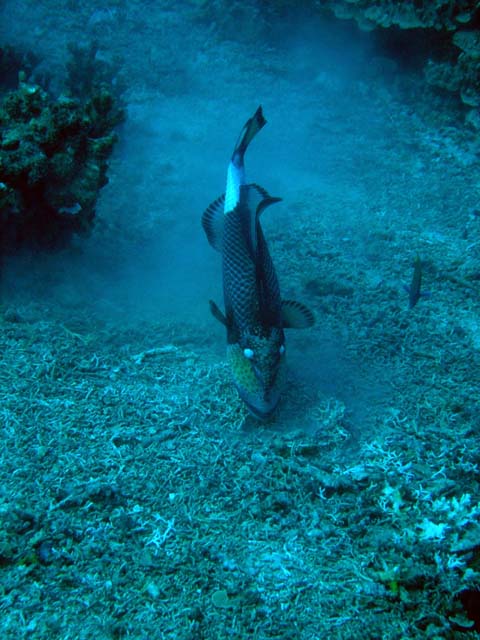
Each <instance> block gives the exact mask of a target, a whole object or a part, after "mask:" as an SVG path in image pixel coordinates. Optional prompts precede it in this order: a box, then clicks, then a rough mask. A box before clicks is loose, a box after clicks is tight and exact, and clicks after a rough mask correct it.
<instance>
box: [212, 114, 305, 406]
mask: <svg viewBox="0 0 480 640" xmlns="http://www.w3.org/2000/svg"><path fill="white" fill-rule="evenodd" d="M265 124H266V120H265V118H264V117H263V112H262V108H261V107H259V108H258V109H257V111H256V112H255V114H254V115H253V116H252V117H251V118H250V119H249V120H248V121H247V122H246V124H245V126H244V127H243V129H242V131H241V133H240V136H239V138H238V141H237V144H236V145H235V148H234V151H233V154H232V157H231V160H230V163H229V165H228V169H227V185H226V190H225V195H223V196H220V198H218V199H217V200H215V201H214V202H213V203H212V204H211V205H210V206H209V207H208V208H207V210H206V211H205V213H204V214H203V217H202V225H203V228H204V230H205V232H206V234H207V238H208V240H209V242H210V244H211V245H212V246H213V247H214V248H215V249H217V250H218V251H220V252H221V254H222V272H223V298H224V305H225V312H224V313H223V312H222V311H221V310H220V309H219V308H218V307H217V305H216V304H215V303H214V302H212V301H210V308H211V311H212V313H213V315H214V316H215V317H216V318H217V319H218V320H220V321H221V322H222V323H223V324H224V325H225V327H226V330H227V358H228V362H229V365H230V369H231V371H232V375H233V380H234V383H235V385H236V387H237V390H238V392H239V395H240V397H241V398H242V400H243V401H244V402H245V404H246V406H247V408H248V409H249V411H250V412H251V413H252V414H253V415H255V416H256V417H257V418H260V419H264V418H267V417H268V416H270V415H271V414H272V413H273V412H274V410H275V408H276V407H277V404H278V401H279V399H280V394H281V389H282V386H283V381H284V378H285V334H284V329H285V328H287V327H293V326H296V327H307V326H312V325H313V322H314V319H313V314H312V313H311V312H310V311H309V310H308V309H307V308H306V307H304V306H303V305H301V304H300V303H297V302H293V301H287V302H285V301H282V299H281V296H280V286H279V283H278V278H277V275H276V272H275V268H274V265H273V262H272V258H271V256H270V252H269V250H268V245H267V242H266V240H265V236H264V234H263V230H262V227H261V224H260V216H261V214H262V213H263V211H264V210H265V209H266V208H267V207H269V206H270V205H272V204H274V203H276V202H278V201H279V200H280V198H274V197H272V196H270V195H269V194H268V193H267V192H266V191H265V190H264V189H263V188H262V187H260V186H258V185H256V184H247V183H246V179H245V166H244V155H245V151H246V150H247V148H248V145H249V144H250V142H251V141H252V139H253V138H254V137H255V135H256V134H257V133H258V132H259V131H260V129H261V128H262V127H263V126H264V125H265Z"/></svg>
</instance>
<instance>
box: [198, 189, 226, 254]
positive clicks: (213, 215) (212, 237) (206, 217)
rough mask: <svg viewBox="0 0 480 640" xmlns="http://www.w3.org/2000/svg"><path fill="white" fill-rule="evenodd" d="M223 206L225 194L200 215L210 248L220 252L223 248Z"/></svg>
mask: <svg viewBox="0 0 480 640" xmlns="http://www.w3.org/2000/svg"><path fill="white" fill-rule="evenodd" d="M224 206H225V194H222V195H221V196H220V197H219V198H217V199H216V200H214V201H213V202H212V204H211V205H209V206H208V207H207V208H206V209H205V211H204V212H203V215H202V227H203V230H204V231H205V233H206V235H207V239H208V242H209V243H210V246H212V247H213V248H214V249H216V250H217V251H221V250H222V246H223V226H224V213H223V208H224Z"/></svg>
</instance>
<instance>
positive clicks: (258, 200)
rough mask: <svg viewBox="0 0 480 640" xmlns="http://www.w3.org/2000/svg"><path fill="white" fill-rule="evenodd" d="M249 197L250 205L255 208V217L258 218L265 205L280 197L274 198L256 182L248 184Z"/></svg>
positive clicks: (278, 199) (278, 200)
mask: <svg viewBox="0 0 480 640" xmlns="http://www.w3.org/2000/svg"><path fill="white" fill-rule="evenodd" d="M248 188H249V190H250V191H249V199H250V205H251V207H252V209H253V208H255V212H256V217H257V218H258V217H259V216H260V215H261V214H262V213H263V212H264V211H265V209H266V208H267V207H269V206H270V205H272V204H275V203H276V202H280V201H281V198H275V197H274V196H271V195H270V194H269V193H268V191H267V190H266V189H264V188H263V187H261V186H260V185H258V184H249V185H248Z"/></svg>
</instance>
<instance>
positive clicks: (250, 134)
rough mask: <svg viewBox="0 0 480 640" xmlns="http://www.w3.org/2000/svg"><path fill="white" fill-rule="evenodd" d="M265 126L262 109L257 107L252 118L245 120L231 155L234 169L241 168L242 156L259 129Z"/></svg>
mask: <svg viewBox="0 0 480 640" xmlns="http://www.w3.org/2000/svg"><path fill="white" fill-rule="evenodd" d="M266 124H267V121H266V120H265V118H264V116H263V111H262V107H261V106H260V107H258V109H257V110H256V111H255V113H254V114H253V116H252V117H251V118H249V119H248V120H247V122H246V123H245V124H244V126H243V129H242V130H241V132H240V135H239V137H238V140H237V144H236V145H235V149H234V151H233V155H232V162H233V164H234V165H235V166H236V167H241V166H243V156H244V155H245V151H246V150H247V147H248V145H249V144H250V142H251V141H252V140H253V138H254V137H255V136H256V135H257V133H258V132H259V131H260V129H261V128H262V127H263V126H265V125H266Z"/></svg>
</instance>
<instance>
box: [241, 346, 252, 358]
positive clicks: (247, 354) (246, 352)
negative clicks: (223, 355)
mask: <svg viewBox="0 0 480 640" xmlns="http://www.w3.org/2000/svg"><path fill="white" fill-rule="evenodd" d="M243 355H244V356H245V358H248V359H249V360H251V359H252V358H253V349H249V348H248V347H246V348H245V349H244V350H243Z"/></svg>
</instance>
